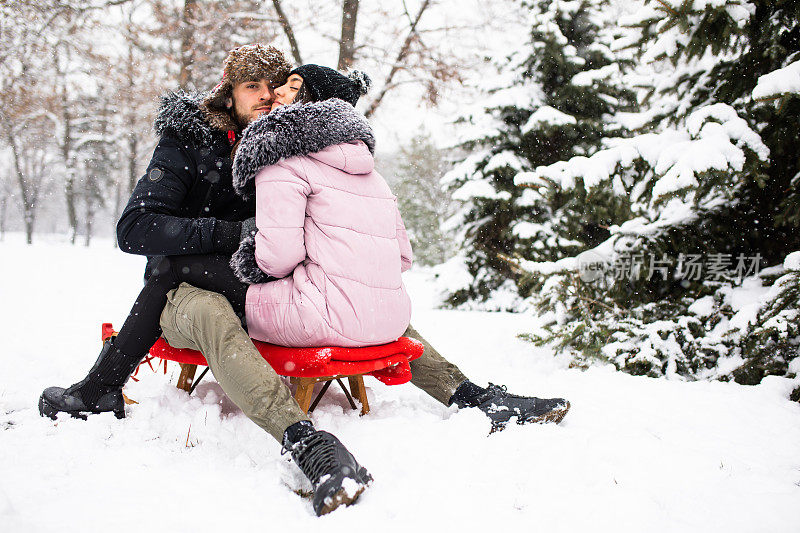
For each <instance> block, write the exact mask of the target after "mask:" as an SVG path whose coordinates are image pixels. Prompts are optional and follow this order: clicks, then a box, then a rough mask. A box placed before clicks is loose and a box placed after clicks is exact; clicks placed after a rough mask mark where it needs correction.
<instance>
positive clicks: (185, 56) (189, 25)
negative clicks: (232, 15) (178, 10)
mask: <svg viewBox="0 0 800 533" xmlns="http://www.w3.org/2000/svg"><path fill="white" fill-rule="evenodd" d="M196 4H197V0H184V2H183V13H182V16H181V70H180V74H179V76H178V85H179V86H180V88H181V89H183V90H184V91H185V90H188V89H189V86H190V84H192V83H193V82H194V80H193V79H192V75H191V70H190V67H191V65H192V63H193V62H194V40H193V39H192V36H193V35H194V10H195V7H196Z"/></svg>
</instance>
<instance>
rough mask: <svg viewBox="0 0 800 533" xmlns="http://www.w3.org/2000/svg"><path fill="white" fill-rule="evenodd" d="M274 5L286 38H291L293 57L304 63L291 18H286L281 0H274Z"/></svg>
mask: <svg viewBox="0 0 800 533" xmlns="http://www.w3.org/2000/svg"><path fill="white" fill-rule="evenodd" d="M272 5H273V6H275V12H276V13H277V14H278V21H279V22H280V23H281V28H283V33H285V34H286V38H287V39H289V46H291V47H292V57H294V60H295V62H297V64H298V65H302V64H303V58H302V57H301V56H300V47H299V46H298V45H297V39H296V38H295V36H294V30H292V25H291V24H289V19H288V18H286V14H285V13H284V12H283V8H282V7H281V0H272Z"/></svg>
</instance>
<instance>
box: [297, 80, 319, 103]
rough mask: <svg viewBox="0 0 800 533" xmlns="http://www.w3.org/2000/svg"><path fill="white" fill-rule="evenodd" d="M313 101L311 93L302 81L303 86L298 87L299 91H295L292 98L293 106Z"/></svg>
mask: <svg viewBox="0 0 800 533" xmlns="http://www.w3.org/2000/svg"><path fill="white" fill-rule="evenodd" d="M313 101H314V97H313V96H312V95H311V91H309V90H308V86H306V82H305V81H304V82H303V84H302V85H301V86H300V90H298V91H297V96H295V97H294V102H292V103H294V104H308V103H311V102H313Z"/></svg>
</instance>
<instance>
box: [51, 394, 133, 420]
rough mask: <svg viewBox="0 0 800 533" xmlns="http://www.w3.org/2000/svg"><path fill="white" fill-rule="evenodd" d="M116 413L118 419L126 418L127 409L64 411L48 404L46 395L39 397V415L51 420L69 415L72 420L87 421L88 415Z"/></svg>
mask: <svg viewBox="0 0 800 533" xmlns="http://www.w3.org/2000/svg"><path fill="white" fill-rule="evenodd" d="M112 412H113V413H114V416H115V417H117V418H118V419H120V420H121V419H123V418H125V408H124V407H123V408H122V409H115V410H114V411H68V410H64V409H59V408H58V407H57V406H55V405H53V404H52V403H50V402H48V401H47V400H46V399H45V397H44V395H42V396H40V397H39V415H41V416H46V417H47V418H49V419H51V420H58V413H67V414H68V415H69V416H71V417H72V418H77V419H79V420H86V419H87V418H88V415H96V414H100V413H112Z"/></svg>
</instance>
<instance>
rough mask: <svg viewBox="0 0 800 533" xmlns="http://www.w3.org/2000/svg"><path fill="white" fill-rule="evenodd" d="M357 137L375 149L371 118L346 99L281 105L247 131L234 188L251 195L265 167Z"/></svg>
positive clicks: (235, 163) (237, 161)
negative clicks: (256, 177)
mask: <svg viewBox="0 0 800 533" xmlns="http://www.w3.org/2000/svg"><path fill="white" fill-rule="evenodd" d="M356 140H360V141H363V142H364V144H366V145H367V147H368V148H369V151H370V152H372V153H374V152H375V137H374V136H373V135H372V128H370V126H369V123H368V122H367V119H366V118H364V117H363V116H362V115H361V114H360V113H358V112H357V111H356V110H355V109H354V108H353V106H351V105H350V104H348V103H347V102H345V101H343V100H339V99H338V98H331V99H330V100H323V101H321V102H313V103H309V104H293V105H290V106H286V107H281V108H279V109H276V110H275V111H273V112H272V113H270V114H268V115H266V116H262V117H260V118H259V119H258V120H256V121H255V122H253V123H252V124H250V125H249V126H248V127H247V128H246V129H245V130H244V133H243V134H242V140H241V144H240V145H239V148H237V150H236V157H235V158H234V160H233V188H234V189H236V192H237V193H239V194H240V195H242V196H243V197H245V198H247V197H249V196H251V195H252V194H253V193H254V192H255V183H254V181H255V176H256V174H258V171H259V170H261V169H262V168H264V167H266V166H269V165H273V164H275V163H277V162H278V161H280V160H281V159H283V158H287V157H294V156H298V155H307V154H312V153H314V152H319V151H320V150H323V149H324V148H327V147H328V146H333V145H336V144H342V143H346V142H351V141H356Z"/></svg>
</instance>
